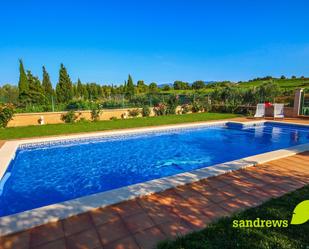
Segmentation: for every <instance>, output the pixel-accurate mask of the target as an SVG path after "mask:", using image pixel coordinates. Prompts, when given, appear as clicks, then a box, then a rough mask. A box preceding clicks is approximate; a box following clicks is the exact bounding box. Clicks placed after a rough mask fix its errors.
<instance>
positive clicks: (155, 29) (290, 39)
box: [0, 0, 309, 84]
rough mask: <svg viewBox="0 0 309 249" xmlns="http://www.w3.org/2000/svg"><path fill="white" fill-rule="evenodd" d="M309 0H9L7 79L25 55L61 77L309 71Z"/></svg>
mask: <svg viewBox="0 0 309 249" xmlns="http://www.w3.org/2000/svg"><path fill="white" fill-rule="evenodd" d="M308 13H309V1H307V0H290V1H287V0H281V1H280V0H268V1H266V0H259V1H258V0H256V1H248V0H233V1H231V0H218V1H214V0H212V1H208V0H204V1H202V0H190V1H189V0H186V1H184V0H177V1H176V0H156V1H155V0H148V1H146V0H144V1H142V0H140V1H137V0H132V1H124V0H123V1H120V0H113V1H104V0H102V1H99V0H92V1H91V0H88V1H86V0H84V1H79V0H75V1H65V0H63V1H59V0H53V1H35V0H29V1H22V0H19V1H17V0H10V1H0V84H4V83H17V81H18V58H22V59H23V61H24V64H25V67H26V68H27V69H31V70H32V72H33V73H34V74H36V75H38V76H39V77H41V74H42V73H41V67H42V65H45V66H46V68H47V70H48V72H49V73H50V75H51V79H52V81H53V84H55V83H56V82H57V79H58V69H59V65H60V63H64V64H65V66H66V67H67V69H68V71H69V74H70V76H71V78H72V80H73V81H76V80H77V78H78V77H80V79H81V80H82V81H83V82H97V83H101V84H107V83H116V84H117V83H122V82H123V81H124V80H125V79H126V78H127V75H128V74H129V73H130V74H132V76H133V79H134V80H135V81H136V80H138V79H143V80H145V82H146V83H150V82H152V81H154V82H157V83H166V82H173V81H174V80H178V79H179V80H184V81H189V82H192V81H194V80H198V79H202V80H234V81H238V80H246V79H250V78H253V77H258V76H265V75H273V76H280V75H281V74H284V75H287V76H291V75H297V76H301V75H305V76H309V32H308V27H309V14H308Z"/></svg>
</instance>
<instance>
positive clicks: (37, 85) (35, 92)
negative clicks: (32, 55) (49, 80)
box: [27, 70, 45, 104]
mask: <svg viewBox="0 0 309 249" xmlns="http://www.w3.org/2000/svg"><path fill="white" fill-rule="evenodd" d="M27 80H28V83H29V93H28V94H29V97H30V102H31V103H32V104H43V103H44V101H45V97H44V94H43V88H42V85H41V82H40V80H39V78H38V77H35V76H33V75H32V73H31V71H30V70H29V71H27Z"/></svg>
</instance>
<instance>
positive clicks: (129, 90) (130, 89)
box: [126, 74, 134, 97]
mask: <svg viewBox="0 0 309 249" xmlns="http://www.w3.org/2000/svg"><path fill="white" fill-rule="evenodd" d="M126 94H127V95H128V96H129V97H131V96H133V95H134V83H133V79H132V77H131V75H130V74H129V77H128V81H127V85H126Z"/></svg>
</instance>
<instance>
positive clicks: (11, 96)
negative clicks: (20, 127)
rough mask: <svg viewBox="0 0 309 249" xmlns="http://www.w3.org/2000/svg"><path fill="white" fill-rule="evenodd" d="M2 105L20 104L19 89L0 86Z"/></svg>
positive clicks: (11, 86)
mask: <svg viewBox="0 0 309 249" xmlns="http://www.w3.org/2000/svg"><path fill="white" fill-rule="evenodd" d="M0 103H13V104H17V103H18V87H16V86H13V85H10V84H5V85H3V86H2V87H1V86H0Z"/></svg>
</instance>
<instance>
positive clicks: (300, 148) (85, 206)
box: [0, 121, 309, 236]
mask: <svg viewBox="0 0 309 249" xmlns="http://www.w3.org/2000/svg"><path fill="white" fill-rule="evenodd" d="M228 122H230V121H218V122H211V123H207V122H202V123H195V124H185V125H173V126H164V127H155V128H142V129H132V130H126V131H112V132H101V133H94V134H85V135H72V136H62V137H54V138H41V139H29V140H21V141H9V142H7V143H5V144H4V146H3V147H2V148H1V149H0V156H1V160H0V165H1V169H0V176H2V175H3V174H2V175H1V172H2V171H3V165H2V163H3V161H4V160H3V157H2V155H3V156H4V158H6V160H7V161H8V163H7V166H8V165H9V163H10V161H11V160H12V159H13V158H14V156H15V152H16V150H17V149H18V147H19V146H20V145H26V144H31V143H32V144H34V143H40V142H55V141H61V140H68V139H85V138H95V137H102V136H108V135H119V134H133V133H135V134H138V133H143V132H145V131H146V132H147V131H161V130H168V129H175V128H176V129H177V128H190V127H192V128H194V127H203V126H212V125H222V124H226V123H228ZM265 122H268V123H269V121H252V122H246V123H242V122H232V123H236V124H241V125H245V126H248V125H254V124H263V123H265ZM272 122H274V123H284V122H279V121H271V122H270V123H272ZM230 123H231V122H230ZM291 125H297V126H305V127H308V126H309V125H304V124H294V123H291ZM304 151H309V143H308V144H302V145H297V146H294V147H290V148H287V149H281V150H276V151H271V152H267V153H263V154H259V155H255V156H250V157H246V158H243V159H239V160H234V161H230V162H225V163H221V164H217V165H213V166H210V167H206V168H201V169H198V170H194V171H190V172H184V173H180V174H177V175H173V176H169V177H164V178H159V179H154V180H151V181H147V182H144V183H139V184H134V185H130V186H126V187H122V188H118V189H114V190H110V191H106V192H102V193H97V194H93V195H89V196H85V197H81V198H77V199H74V200H69V201H65V202H62V203H57V204H52V205H48V206H44V207H40V208H37V209H33V210H29V211H25V212H21V213H18V214H14V215H9V216H4V217H0V234H1V235H2V236H4V235H7V234H10V233H14V232H18V231H22V230H25V229H29V228H32V227H35V226H39V225H42V224H45V223H48V222H52V221H57V220H60V219H64V218H67V217H70V216H73V215H77V214H80V213H84V212H86V211H89V210H92V209H94V208H98V207H105V206H108V205H112V204H116V203H119V202H122V201H125V200H130V199H134V198H136V197H140V196H143V195H148V194H152V193H155V192H161V191H164V190H166V189H169V188H173V187H177V186H179V185H184V184H187V183H192V182H195V181H199V180H201V179H205V178H208V177H211V176H217V175H220V174H223V173H227V172H230V171H234V170H238V169H241V168H246V167H250V166H254V165H257V164H261V163H265V162H269V161H272V160H276V159H280V158H283V157H288V156H292V155H295V154H298V153H301V152H304ZM7 166H6V167H7ZM1 170H2V171H1ZM5 170H6V168H5ZM5 170H4V172H5ZM4 172H3V173H4Z"/></svg>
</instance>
